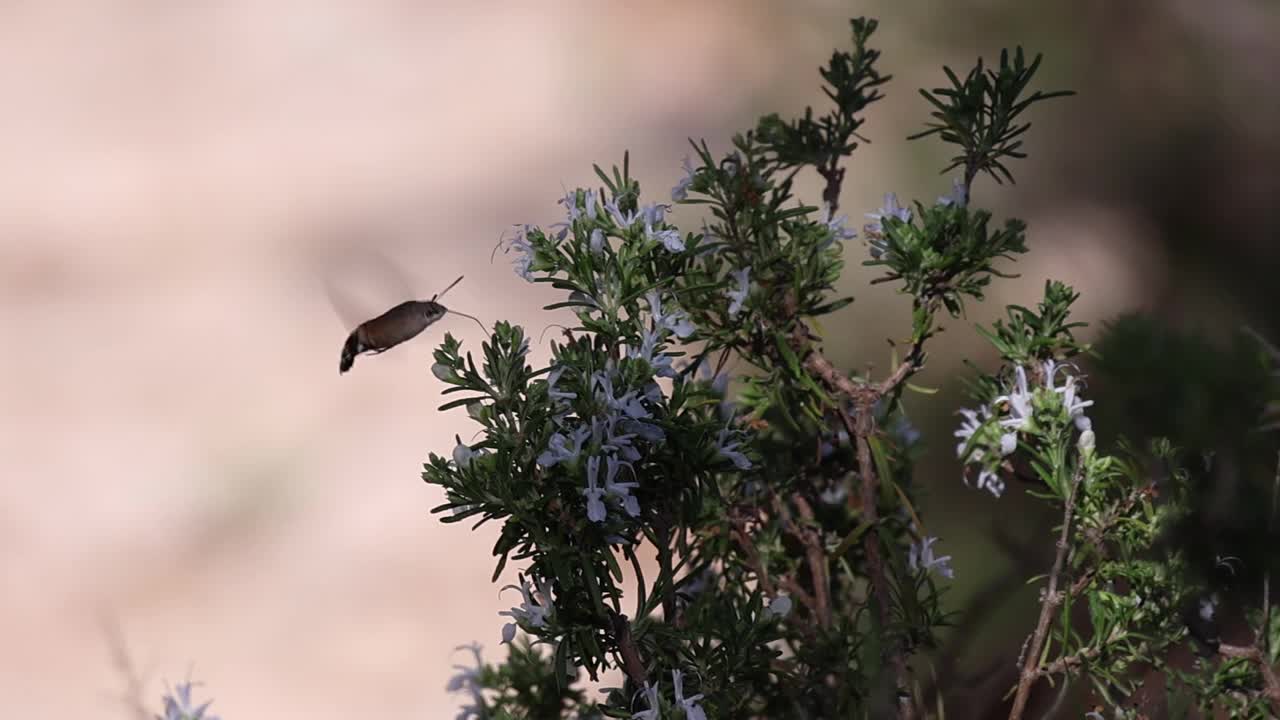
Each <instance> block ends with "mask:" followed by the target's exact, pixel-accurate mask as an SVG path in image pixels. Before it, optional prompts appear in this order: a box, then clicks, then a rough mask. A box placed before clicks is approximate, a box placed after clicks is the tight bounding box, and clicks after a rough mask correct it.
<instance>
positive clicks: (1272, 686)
mask: <svg viewBox="0 0 1280 720" xmlns="http://www.w3.org/2000/svg"><path fill="white" fill-rule="evenodd" d="M1218 654H1220V655H1222V656H1223V657H1229V658H1241V659H1244V660H1248V661H1249V662H1251V663H1253V664H1254V665H1257V666H1258V670H1259V671H1260V672H1261V673H1262V694H1263V695H1265V696H1266V697H1267V700H1269V701H1270V702H1271V709H1272V710H1273V711H1275V712H1276V713H1277V714H1280V677H1277V676H1276V670H1275V668H1273V667H1271V664H1270V663H1268V662H1267V657H1266V656H1265V655H1263V654H1262V651H1261V650H1259V649H1258V648H1256V647H1253V646H1241V645H1226V644H1223V645H1219V646H1218Z"/></svg>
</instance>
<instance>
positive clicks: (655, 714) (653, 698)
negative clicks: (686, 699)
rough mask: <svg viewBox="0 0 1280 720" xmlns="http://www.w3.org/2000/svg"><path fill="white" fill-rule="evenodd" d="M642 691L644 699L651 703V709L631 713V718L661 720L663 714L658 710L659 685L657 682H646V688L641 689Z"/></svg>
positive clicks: (635, 719) (632, 719)
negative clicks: (652, 683)
mask: <svg viewBox="0 0 1280 720" xmlns="http://www.w3.org/2000/svg"><path fill="white" fill-rule="evenodd" d="M641 692H642V693H644V699H645V702H646V703H647V704H648V705H649V709H648V710H641V711H640V712H637V713H633V714H632V715H631V720H659V719H660V718H661V717H662V715H661V714H660V712H659V710H658V707H659V705H658V686H657V685H656V684H655V685H650V684H649V683H647V682H646V683H645V684H644V690H641Z"/></svg>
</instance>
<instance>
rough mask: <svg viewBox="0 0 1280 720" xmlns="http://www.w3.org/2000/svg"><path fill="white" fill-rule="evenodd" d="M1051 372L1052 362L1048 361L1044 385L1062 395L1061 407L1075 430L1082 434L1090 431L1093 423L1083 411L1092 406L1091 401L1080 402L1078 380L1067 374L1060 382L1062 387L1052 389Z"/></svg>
mask: <svg viewBox="0 0 1280 720" xmlns="http://www.w3.org/2000/svg"><path fill="white" fill-rule="evenodd" d="M1053 371H1054V364H1053V361H1052V360H1049V361H1048V362H1046V363H1045V375H1046V379H1045V384H1046V385H1048V386H1049V388H1050V389H1051V390H1053V391H1054V392H1057V393H1062V406H1063V407H1064V408H1065V409H1066V411H1067V416H1068V417H1070V418H1071V421H1072V422H1074V423H1075V424H1076V429H1077V430H1079V431H1080V432H1084V431H1086V430H1089V429H1091V428H1092V427H1093V422H1092V421H1090V420H1089V418H1088V416H1086V415H1085V414H1084V409H1085V408H1087V407H1089V406H1090V405H1093V401H1092V400H1082V399H1081V398H1080V396H1079V395H1078V392H1079V389H1078V383H1079V378H1077V377H1075V376H1074V375H1070V374H1067V375H1066V377H1065V378H1064V379H1063V381H1062V387H1054V386H1053V375H1052V373H1053Z"/></svg>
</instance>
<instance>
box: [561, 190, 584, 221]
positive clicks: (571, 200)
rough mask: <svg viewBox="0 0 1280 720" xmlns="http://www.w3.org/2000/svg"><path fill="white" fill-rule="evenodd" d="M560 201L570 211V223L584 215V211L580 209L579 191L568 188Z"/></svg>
mask: <svg viewBox="0 0 1280 720" xmlns="http://www.w3.org/2000/svg"><path fill="white" fill-rule="evenodd" d="M558 202H559V204H561V205H563V206H564V208H565V210H567V211H568V213H569V222H570V223H572V222H573V221H575V220H577V219H578V218H580V217H582V211H581V210H580V209H578V191H577V190H566V191H565V193H564V197H563V198H561V199H560V200H559V201H558Z"/></svg>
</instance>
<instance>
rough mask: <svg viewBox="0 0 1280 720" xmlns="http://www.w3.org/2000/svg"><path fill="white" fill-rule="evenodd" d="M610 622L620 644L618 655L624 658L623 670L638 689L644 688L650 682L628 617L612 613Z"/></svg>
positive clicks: (614, 637)
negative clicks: (632, 634)
mask: <svg viewBox="0 0 1280 720" xmlns="http://www.w3.org/2000/svg"><path fill="white" fill-rule="evenodd" d="M609 620H610V622H611V624H612V625H613V639H614V640H615V641H616V642H617V643H618V655H619V656H621V657H622V670H623V672H625V673H626V674H627V677H628V678H630V679H631V682H632V683H633V684H635V686H636V687H638V688H642V687H644V686H645V684H646V683H648V682H649V677H648V675H647V674H646V673H645V670H644V660H643V659H641V657H640V649H639V648H637V647H636V643H635V639H634V638H632V637H631V623H630V622H628V621H627V616H626V615H623V614H621V613H618V612H613V611H610V613H609Z"/></svg>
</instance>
